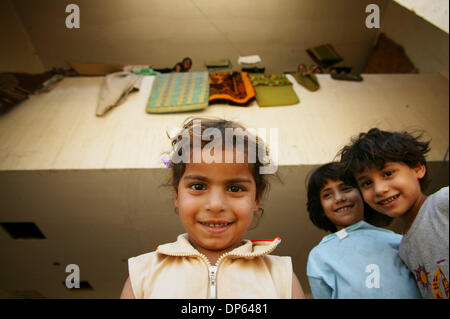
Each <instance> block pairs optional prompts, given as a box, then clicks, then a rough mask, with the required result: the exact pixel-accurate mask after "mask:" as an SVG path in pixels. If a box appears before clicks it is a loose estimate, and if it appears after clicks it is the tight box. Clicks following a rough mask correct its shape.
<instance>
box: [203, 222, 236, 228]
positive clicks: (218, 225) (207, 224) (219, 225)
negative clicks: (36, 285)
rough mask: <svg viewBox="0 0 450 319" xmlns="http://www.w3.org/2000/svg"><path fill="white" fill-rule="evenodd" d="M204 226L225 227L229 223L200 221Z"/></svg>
mask: <svg viewBox="0 0 450 319" xmlns="http://www.w3.org/2000/svg"><path fill="white" fill-rule="evenodd" d="M202 224H203V225H205V226H208V227H212V228H220V227H225V226H227V225H228V224H229V223H225V224H211V223H202Z"/></svg>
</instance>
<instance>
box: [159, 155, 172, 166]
mask: <svg viewBox="0 0 450 319" xmlns="http://www.w3.org/2000/svg"><path fill="white" fill-rule="evenodd" d="M161 160H162V161H163V163H164V165H166V167H167V168H172V165H171V164H170V159H169V158H167V157H165V156H162V157H161Z"/></svg>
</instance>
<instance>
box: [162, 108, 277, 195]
mask: <svg viewBox="0 0 450 319" xmlns="http://www.w3.org/2000/svg"><path fill="white" fill-rule="evenodd" d="M197 123H199V124H200V125H199V126H198V127H195V125H196V124H197ZM195 128H197V130H196V129H195ZM210 128H214V129H218V130H219V131H220V133H221V134H220V136H221V142H222V145H225V144H226V141H225V136H227V134H226V133H225V131H226V129H239V130H240V131H238V130H236V131H235V133H237V134H236V135H233V137H232V139H233V140H232V145H233V149H235V148H236V147H237V143H240V142H239V141H238V137H242V141H243V143H244V146H245V151H244V152H246V153H247V151H248V149H249V148H250V147H251V148H252V149H258V150H262V153H263V154H264V156H265V159H264V160H265V161H262V160H261V159H260V158H259V156H256V158H255V159H256V162H255V163H249V169H250V172H251V174H252V176H253V178H254V180H255V184H256V199H257V200H261V199H262V197H263V195H265V194H266V193H267V192H268V190H269V187H270V180H269V178H270V177H276V178H279V176H278V174H277V173H274V174H261V173H260V168H261V167H265V166H268V165H270V164H271V159H270V156H269V148H268V146H267V145H266V144H265V143H264V141H263V140H262V139H261V138H260V137H259V136H257V135H253V134H251V133H250V132H248V131H246V130H247V129H246V128H245V127H244V126H243V125H241V124H240V123H237V122H234V121H228V120H225V119H221V118H213V117H208V118H207V117H197V118H196V117H188V118H187V119H186V120H185V121H184V123H183V126H182V129H181V130H180V132H179V133H178V134H177V135H175V136H174V137H170V136H169V138H170V139H171V144H172V155H170V156H169V157H170V168H171V178H170V181H169V182H168V184H166V185H170V186H172V187H173V188H174V189H175V190H176V191H177V190H178V184H179V183H180V180H181V177H182V176H183V174H184V172H185V170H186V163H187V162H188V161H189V160H188V159H186V158H185V159H184V160H183V161H181V162H178V163H177V162H176V161H174V160H173V159H174V156H175V155H178V156H182V157H183V158H184V156H185V154H183V152H182V151H183V148H184V147H186V148H188V149H190V150H191V151H192V150H193V148H194V145H193V139H194V137H195V136H197V135H196V134H198V136H197V137H198V138H199V140H200V141H201V145H200V147H201V149H203V147H204V146H205V145H206V144H208V143H210V141H209V140H205V139H203V138H202V135H203V132H204V131H205V130H207V129H210ZM241 133H242V134H241ZM246 133H248V134H246ZM183 134H186V135H187V137H188V139H186V140H185V139H183V136H184V135H183ZM216 142H217V141H216ZM183 143H187V145H184V144H183ZM246 155H248V154H246Z"/></svg>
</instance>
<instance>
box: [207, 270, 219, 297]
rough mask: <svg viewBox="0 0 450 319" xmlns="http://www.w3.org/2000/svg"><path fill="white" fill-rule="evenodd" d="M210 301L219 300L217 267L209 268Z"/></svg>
mask: <svg viewBox="0 0 450 319" xmlns="http://www.w3.org/2000/svg"><path fill="white" fill-rule="evenodd" d="M208 270H209V299H217V295H216V291H217V287H216V275H217V266H209V267H208Z"/></svg>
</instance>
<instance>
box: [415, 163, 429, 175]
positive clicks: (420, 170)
mask: <svg viewBox="0 0 450 319" xmlns="http://www.w3.org/2000/svg"><path fill="white" fill-rule="evenodd" d="M414 172H415V173H416V177H417V178H418V179H421V178H423V177H424V176H425V173H426V172H427V168H426V167H425V165H423V164H422V163H419V164H417V166H416V167H414Z"/></svg>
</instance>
